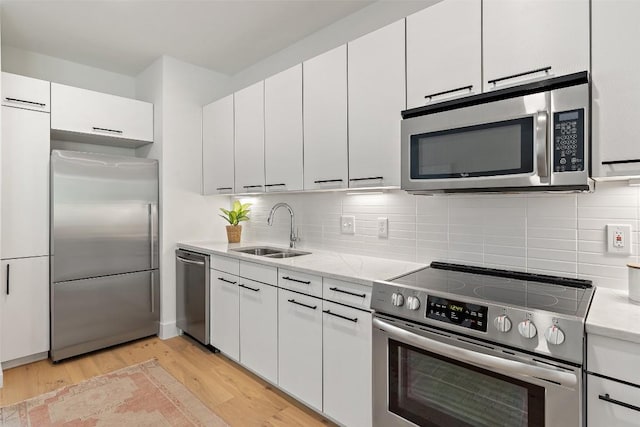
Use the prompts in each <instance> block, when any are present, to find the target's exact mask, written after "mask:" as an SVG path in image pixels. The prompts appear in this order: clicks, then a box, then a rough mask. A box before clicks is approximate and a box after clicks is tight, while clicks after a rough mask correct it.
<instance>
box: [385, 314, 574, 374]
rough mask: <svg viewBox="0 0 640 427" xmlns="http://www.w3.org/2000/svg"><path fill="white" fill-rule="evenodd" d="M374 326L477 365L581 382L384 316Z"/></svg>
mask: <svg viewBox="0 0 640 427" xmlns="http://www.w3.org/2000/svg"><path fill="white" fill-rule="evenodd" d="M373 326H374V327H375V328H378V329H380V330H382V331H385V332H386V333H388V334H389V335H390V336H393V337H395V338H398V339H400V340H402V341H404V342H406V343H409V344H413V345H415V346H416V347H420V348H423V349H425V350H429V351H431V352H433V353H437V354H440V355H442V356H447V357H451V358H452V359H455V360H458V361H461V362H467V363H470V364H472V365H475V366H481V367H484V368H488V369H491V370H495V371H497V372H499V373H506V374H516V375H524V376H527V377H533V378H540V379H542V380H546V381H551V382H555V383H558V384H560V385H562V386H565V387H574V386H575V385H576V384H578V379H577V378H576V376H575V374H571V373H569V372H563V371H559V370H552V369H547V368H541V367H539V366H533V365H528V364H526V363H522V362H518V361H516V360H509V359H502V358H500V357H496V356H492V355H490V354H484V353H478V352H476V351H472V350H467V349H465V348H460V347H456V346H452V345H449V344H445V343H442V342H439V341H436V340H433V339H431V338H427V337H423V336H421V335H417V334H415V333H412V332H409V331H405V330H404V329H402V328H399V327H397V326H394V325H392V324H390V323H387V322H385V321H382V320H380V319H373Z"/></svg>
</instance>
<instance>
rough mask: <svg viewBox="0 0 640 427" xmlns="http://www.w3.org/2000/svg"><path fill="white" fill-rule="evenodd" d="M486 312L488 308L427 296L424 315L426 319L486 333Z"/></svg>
mask: <svg viewBox="0 0 640 427" xmlns="http://www.w3.org/2000/svg"><path fill="white" fill-rule="evenodd" d="M487 311H488V308H487V307H485V306H482V305H476V304H468V303H465V302H459V301H453V300H450V299H446V298H440V297H434V296H431V295H429V297H428V298H427V312H426V313H425V315H426V317H427V318H428V319H434V320H439V321H441V322H445V323H453V324H454V325H458V326H462V327H463V328H469V329H473V330H474V331H482V332H487Z"/></svg>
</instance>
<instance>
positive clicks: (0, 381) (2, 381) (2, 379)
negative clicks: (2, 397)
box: [0, 368, 4, 388]
mask: <svg viewBox="0 0 640 427" xmlns="http://www.w3.org/2000/svg"><path fill="white" fill-rule="evenodd" d="M3 386H4V376H3V375H2V368H0V388H2V387H3Z"/></svg>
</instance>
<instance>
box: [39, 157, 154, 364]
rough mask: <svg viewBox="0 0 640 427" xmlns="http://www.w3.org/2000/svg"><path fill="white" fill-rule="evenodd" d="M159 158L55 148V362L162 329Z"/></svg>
mask: <svg viewBox="0 0 640 427" xmlns="http://www.w3.org/2000/svg"><path fill="white" fill-rule="evenodd" d="M158 259H159V257H158V162H157V161H156V160H151V159H142V158H135V157H124V156H111V155H104V154H95V153H82V152H74V151H63V150H53V151H52V152H51V359H52V360H53V361H59V360H61V359H66V358H68V357H72V356H76V355H79V354H82V353H86V352H89V351H93V350H97V349H100V348H104V347H108V346H112V345H115V344H120V343H123V342H127V341H131V340H134V339H137V338H142V337H146V336H150V335H155V334H157V333H158V324H159V312H160V310H159V309H160V307H159V301H160V295H159V285H160V280H159V272H158Z"/></svg>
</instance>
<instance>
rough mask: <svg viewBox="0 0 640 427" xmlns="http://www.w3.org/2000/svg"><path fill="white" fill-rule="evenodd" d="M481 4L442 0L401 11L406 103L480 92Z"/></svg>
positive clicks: (417, 104)
mask: <svg viewBox="0 0 640 427" xmlns="http://www.w3.org/2000/svg"><path fill="white" fill-rule="evenodd" d="M481 5H482V3H481V0H444V1H442V2H440V3H437V4H435V5H433V6H431V7H428V8H426V9H424V10H421V11H420V12H417V13H414V14H413V15H411V16H408V17H407V108H415V107H420V106H423V105H426V104H429V103H432V102H438V101H442V100H445V99H448V98H451V97H457V96H461V95H469V94H470V93H479V92H482V77H481V54H482V43H481V38H482V28H481V22H482V16H481V13H482V11H481ZM438 40H443V42H438ZM444 41H446V42H444Z"/></svg>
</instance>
